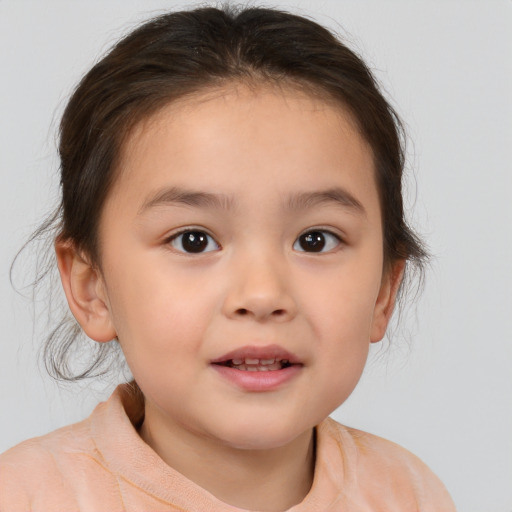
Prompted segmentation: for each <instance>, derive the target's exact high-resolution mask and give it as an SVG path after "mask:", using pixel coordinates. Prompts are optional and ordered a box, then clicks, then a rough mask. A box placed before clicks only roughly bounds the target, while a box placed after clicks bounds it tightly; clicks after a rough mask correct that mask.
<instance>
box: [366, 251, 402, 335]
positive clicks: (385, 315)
mask: <svg viewBox="0 0 512 512" xmlns="http://www.w3.org/2000/svg"><path fill="white" fill-rule="evenodd" d="M404 270H405V260H399V261H396V262H394V263H393V264H392V265H391V266H390V268H389V269H388V270H387V271H386V273H385V274H384V276H383V279H382V284H381V287H380V290H379V295H378V297H377V302H376V303H375V309H374V312H373V321H372V327H371V332H370V342H371V343H376V342H378V341H381V340H382V338H384V335H385V334H386V329H387V327H388V324H389V321H390V319H391V315H392V314H393V309H394V307H395V302H396V297H397V293H398V290H399V288H400V284H401V283H402V279H403V276H404Z"/></svg>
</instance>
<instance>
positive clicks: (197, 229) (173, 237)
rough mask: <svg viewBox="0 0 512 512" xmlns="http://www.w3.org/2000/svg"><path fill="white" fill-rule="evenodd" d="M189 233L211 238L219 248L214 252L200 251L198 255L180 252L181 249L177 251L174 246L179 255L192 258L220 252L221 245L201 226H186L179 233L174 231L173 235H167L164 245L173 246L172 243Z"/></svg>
mask: <svg viewBox="0 0 512 512" xmlns="http://www.w3.org/2000/svg"><path fill="white" fill-rule="evenodd" d="M189 232H198V233H204V234H205V235H206V236H207V237H209V238H211V239H212V240H213V242H214V243H215V245H216V246H217V247H216V249H212V250H208V251H199V252H197V253H194V252H187V251H183V250H180V249H177V248H176V247H174V246H173V249H174V250H175V251H176V252H177V253H179V254H183V255H185V256H190V255H196V256H197V255H198V254H207V253H210V252H214V251H218V250H220V249H221V248H222V247H221V245H220V243H219V242H218V241H217V240H216V238H215V237H214V236H213V235H212V234H211V233H210V232H209V230H208V229H206V228H204V227H201V226H185V227H183V228H179V229H178V230H177V231H174V232H173V233H171V234H170V235H167V236H166V237H165V238H164V240H163V245H167V246H172V242H173V241H174V240H176V239H177V238H179V237H180V236H181V235H183V234H184V233H189Z"/></svg>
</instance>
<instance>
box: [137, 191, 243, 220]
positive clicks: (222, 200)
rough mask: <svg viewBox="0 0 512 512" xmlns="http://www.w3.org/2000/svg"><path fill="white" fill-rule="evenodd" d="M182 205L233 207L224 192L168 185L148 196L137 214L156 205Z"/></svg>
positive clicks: (218, 207) (227, 208)
mask: <svg viewBox="0 0 512 512" xmlns="http://www.w3.org/2000/svg"><path fill="white" fill-rule="evenodd" d="M174 204H178V205H180V204H181V205H184V206H193V207H196V208H209V209H224V210H230V209H231V208H232V207H233V199H232V198H230V197H229V196H227V195H224V194H211V193H209V192H196V191H193V190H186V189H184V188H181V187H169V188H165V189H163V190H159V191H158V192H157V193H156V194H154V195H152V196H150V197H149V198H148V199H146V201H144V203H143V205H142V206H141V208H140V210H139V215H140V214H142V213H144V212H145V211H147V210H149V209H151V208H155V207H157V206H166V205H174Z"/></svg>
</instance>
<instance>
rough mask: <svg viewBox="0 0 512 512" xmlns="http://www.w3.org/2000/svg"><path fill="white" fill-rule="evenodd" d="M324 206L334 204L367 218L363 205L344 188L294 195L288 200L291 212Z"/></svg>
mask: <svg viewBox="0 0 512 512" xmlns="http://www.w3.org/2000/svg"><path fill="white" fill-rule="evenodd" d="M322 204H334V205H336V206H341V207H342V208H343V209H345V210H348V211H352V212H353V213H356V214H359V215H364V216H366V210H365V208H364V206H363V204H362V203H361V202H360V201H359V200H358V199H356V197H354V196H353V195H352V194H351V193H350V192H349V191H348V190H345V189H344V188H339V187H335V188H330V189H327V190H319V191H315V192H301V193H298V194H293V195H292V196H290V198H289V200H288V208H289V209H290V210H307V209H309V208H313V207H315V206H320V205H322Z"/></svg>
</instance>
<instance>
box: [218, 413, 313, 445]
mask: <svg viewBox="0 0 512 512" xmlns="http://www.w3.org/2000/svg"><path fill="white" fill-rule="evenodd" d="M313 426H314V425H311V426H309V425H305V424H304V425H302V428H301V426H300V425H299V424H298V423H297V422H296V421H295V422H294V423H293V424H289V423H286V422H277V423H276V422H272V421H268V422H262V421H261V420H260V421H256V422H248V421H243V422H237V421H232V422H231V423H230V424H229V426H227V428H226V429H225V430H224V432H223V433H222V434H221V436H220V438H221V439H223V440H224V443H225V444H226V445H228V446H230V447H232V448H235V449H237V450H258V451H259V450H273V449H276V448H281V447H283V446H286V445H288V444H289V443H291V442H292V441H294V440H295V439H296V438H297V437H299V436H300V435H302V434H304V433H305V432H307V431H310V430H311V429H312V428H313Z"/></svg>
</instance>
